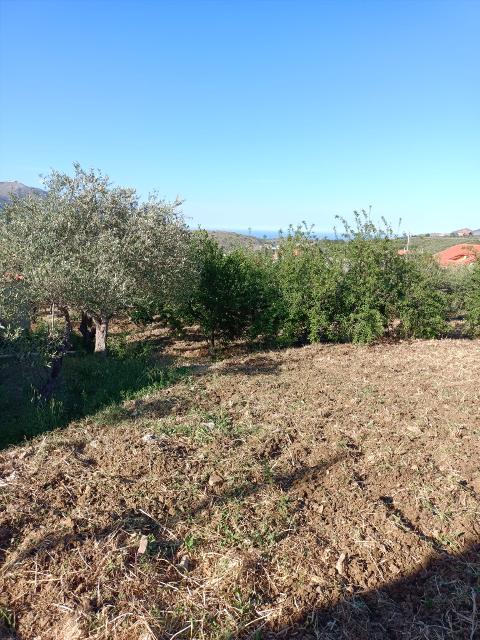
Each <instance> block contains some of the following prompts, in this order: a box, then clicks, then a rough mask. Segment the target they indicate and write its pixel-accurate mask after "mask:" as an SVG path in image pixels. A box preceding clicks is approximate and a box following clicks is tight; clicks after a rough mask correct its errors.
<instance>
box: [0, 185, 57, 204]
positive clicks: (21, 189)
mask: <svg viewBox="0 0 480 640" xmlns="http://www.w3.org/2000/svg"><path fill="white" fill-rule="evenodd" d="M45 193H46V191H44V190H43V189H38V188H37V187H28V186H27V185H26V184H23V183H22V182H17V181H16V180H15V181H14V182H0V207H2V206H3V205H4V204H5V203H6V202H8V201H9V200H10V198H11V196H12V195H14V196H19V197H20V198H25V197H26V196H29V195H39V196H41V195H44V194H45Z"/></svg>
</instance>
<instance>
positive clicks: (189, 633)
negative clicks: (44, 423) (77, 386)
mask: <svg viewBox="0 0 480 640" xmlns="http://www.w3.org/2000/svg"><path fill="white" fill-rule="evenodd" d="M479 355H480V342H479V341H467V340H459V341H450V340H445V341H425V342H422V341H418V342H403V343H400V344H391V345H385V344H384V345H379V346H375V347H355V346H352V345H339V346H334V345H328V346H311V347H305V348H302V349H291V350H288V351H283V352H268V353H261V354H256V355H250V356H248V357H239V358H235V359H231V360H228V361H225V362H222V363H217V364H215V365H211V366H203V367H198V368H194V367H192V376H191V377H190V379H187V380H185V381H183V382H181V383H178V384H176V385H174V386H172V387H170V388H168V389H166V390H164V391H162V392H159V393H158V394H155V395H153V396H151V397H145V398H144V399H142V400H137V401H131V402H129V403H126V404H124V405H123V406H122V407H118V408H116V409H112V410H111V411H110V412H106V413H103V414H100V415H99V416H97V417H96V419H89V420H84V421H82V422H80V423H77V424H72V425H71V426H69V427H68V428H67V429H66V430H64V431H58V432H55V433H51V434H48V435H46V436H45V437H42V438H39V439H37V440H35V441H33V442H31V443H27V444H25V445H24V446H21V447H16V448H12V449H10V450H7V451H4V452H3V453H2V454H1V455H0V478H1V479H2V480H1V483H2V488H1V489H0V549H1V551H0V553H1V561H2V563H3V567H2V569H1V573H0V606H1V607H3V609H0V611H3V619H4V621H5V631H4V633H5V635H6V637H8V636H7V630H6V629H7V621H9V623H10V626H11V628H12V629H13V628H14V627H15V628H16V631H17V633H18V637H19V638H22V639H23V640H33V638H38V637H40V638H42V640H49V639H52V640H53V639H54V638H55V639H57V638H69V639H83V638H88V639H107V638H108V639H122V640H123V639H125V640H127V639H128V640H140V639H142V640H144V639H146V638H162V639H163V638H173V637H175V638H183V639H185V638H199V639H200V638H208V639H213V638H218V639H220V638H247V637H248V638H263V639H265V638H277V637H278V638H304V639H306V638H312V639H313V638H324V639H327V638H328V639H330V638H343V639H345V638H346V639H352V640H353V639H355V640H360V639H365V640H366V639H367V638H368V639H370V640H371V639H381V638H382V639H383V638H389V639H397V638H398V639H400V638H402V639H405V638H409V639H415V638H418V639H420V638H423V639H425V638H427V639H430V638H431V639H433V638H435V639H439V638H451V639H453V638H456V639H459V638H474V637H478V636H477V635H476V634H477V633H478V613H476V612H478V610H479V607H478V604H479V603H478V596H479V587H480V582H479V580H480V578H479V576H480V558H479V554H478V549H479V547H478V541H479V536H480V472H479V468H478V453H479V451H480V447H479V438H480V411H479V407H480V385H479V384H478V381H479V379H480V358H479ZM13 633H14V632H13V630H12V632H11V634H12V637H14V635H13Z"/></svg>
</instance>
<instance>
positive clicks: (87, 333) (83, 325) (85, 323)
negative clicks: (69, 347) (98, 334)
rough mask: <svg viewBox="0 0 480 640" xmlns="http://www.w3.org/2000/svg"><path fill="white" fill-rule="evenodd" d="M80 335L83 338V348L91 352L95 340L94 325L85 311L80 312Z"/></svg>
mask: <svg viewBox="0 0 480 640" xmlns="http://www.w3.org/2000/svg"><path fill="white" fill-rule="evenodd" d="M80 333H81V334H82V337H83V346H84V348H85V349H86V350H87V351H93V342H94V338H95V325H94V323H93V320H92V318H91V316H89V315H88V313H87V312H86V311H82V319H81V322H80Z"/></svg>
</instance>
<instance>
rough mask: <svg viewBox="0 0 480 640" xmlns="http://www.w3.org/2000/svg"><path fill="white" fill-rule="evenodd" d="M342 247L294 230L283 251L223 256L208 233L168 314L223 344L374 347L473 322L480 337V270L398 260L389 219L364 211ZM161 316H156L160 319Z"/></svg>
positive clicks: (411, 257) (197, 239) (199, 239)
mask: <svg viewBox="0 0 480 640" xmlns="http://www.w3.org/2000/svg"><path fill="white" fill-rule="evenodd" d="M341 221H342V223H343V225H344V227H345V230H344V233H343V234H342V236H341V237H340V238H339V239H337V240H331V241H328V240H322V241H320V242H319V241H318V240H317V239H316V238H315V237H314V236H313V234H312V233H311V230H309V229H308V228H307V227H306V226H304V227H299V228H297V229H293V228H290V230H289V232H288V233H287V235H286V236H285V237H283V238H282V239H281V240H280V242H279V246H278V248H277V249H276V250H275V251H274V250H272V249H268V248H267V249H263V250H260V251H253V250H251V249H236V250H234V251H232V252H230V253H224V251H223V250H222V249H221V248H220V247H219V245H218V244H217V242H216V241H215V240H214V239H213V238H212V237H210V236H209V235H208V234H207V233H206V232H197V233H196V234H194V236H193V241H192V252H193V254H194V262H195V264H197V265H198V271H197V273H196V277H195V279H194V280H193V281H192V283H191V286H190V287H188V288H187V291H186V295H185V296H184V297H183V299H182V302H181V303H180V304H178V305H177V306H176V307H174V308H170V309H169V310H168V313H166V310H163V315H164V317H165V319H166V320H167V321H169V322H170V323H171V324H172V325H174V326H176V327H177V328H179V327H181V326H182V325H186V324H198V325H200V327H201V328H202V331H203V332H204V334H205V336H206V338H207V339H208V341H209V343H210V345H211V347H213V346H214V345H215V342H216V340H217V339H220V340H233V339H236V338H247V339H251V340H253V339H255V338H259V337H261V338H263V339H264V340H267V341H275V342H276V343H278V344H281V345H294V344H305V343H308V342H318V341H326V342H355V343H371V342H373V341H376V340H379V339H381V338H384V337H387V336H391V337H401V338H438V337H442V336H445V335H447V334H448V320H449V319H450V318H452V317H455V316H458V315H465V316H466V319H467V322H466V328H467V331H468V332H469V333H470V334H472V335H474V334H477V333H479V332H480V264H479V263H478V261H477V264H476V265H475V266H474V267H473V268H462V269H460V270H456V271H455V273H453V274H452V271H451V270H445V269H442V268H441V267H439V266H438V264H437V263H436V261H435V259H434V258H433V257H432V256H428V255H423V254H414V253H407V254H406V255H401V254H399V251H398V247H399V244H398V241H397V240H396V239H395V237H394V235H393V233H392V231H391V229H390V228H389V227H388V225H387V224H386V222H385V221H382V225H381V226H380V227H379V226H376V225H375V224H374V223H372V221H371V219H370V217H369V215H368V214H367V213H366V212H364V211H362V212H360V213H358V212H356V213H355V219H354V224H353V226H351V225H349V224H348V223H347V222H346V221H345V220H341ZM158 311H159V310H158V309H157V312H158Z"/></svg>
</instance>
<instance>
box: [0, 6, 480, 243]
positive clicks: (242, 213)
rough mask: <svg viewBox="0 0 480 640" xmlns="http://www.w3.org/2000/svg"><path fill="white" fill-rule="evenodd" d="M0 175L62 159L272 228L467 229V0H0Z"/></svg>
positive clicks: (476, 45) (474, 202)
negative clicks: (365, 214)
mask: <svg viewBox="0 0 480 640" xmlns="http://www.w3.org/2000/svg"><path fill="white" fill-rule="evenodd" d="M0 5H1V16H0V18H1V31H0V47H1V49H0V52H1V103H0V120H1V131H0V145H1V146H0V153H1V159H0V179H1V180H14V179H16V180H19V181H21V182H24V183H26V184H29V185H33V186H35V185H38V184H39V179H38V175H39V174H40V173H46V172H48V170H49V168H50V167H54V168H57V169H61V170H66V171H68V170H70V168H71V163H72V162H73V161H74V160H78V161H79V162H80V163H81V164H82V165H83V166H85V167H91V166H94V167H98V168H101V169H102V170H104V171H105V172H106V173H108V175H109V176H110V177H111V178H112V180H113V181H114V182H117V183H120V184H125V185H129V186H134V187H137V188H138V190H139V191H140V192H141V193H142V194H146V193H148V191H150V190H151V189H153V188H156V189H158V190H159V192H160V194H162V195H164V196H165V197H167V198H172V199H173V198H175V196H176V195H177V193H178V194H180V195H181V196H182V197H184V198H185V199H186V203H185V205H184V211H185V214H186V215H188V216H190V217H191V222H192V223H193V224H196V223H201V224H202V225H203V226H206V227H222V228H228V227H230V228H247V227H249V226H250V227H253V228H273V229H278V228H279V227H285V226H286V225H288V223H289V222H293V223H296V222H298V221H301V220H302V219H307V220H308V221H310V222H313V223H315V225H316V227H317V229H321V230H326V229H329V228H331V226H332V225H333V223H334V215H335V214H336V213H340V214H343V215H348V214H349V213H350V212H351V211H352V210H353V209H355V208H362V207H365V208H366V207H368V205H370V204H372V205H373V207H374V212H375V213H376V214H378V215H385V216H386V217H387V218H388V219H389V220H390V221H391V222H392V223H394V224H396V222H397V220H398V218H399V217H400V216H401V217H402V218H403V221H404V223H403V229H404V230H410V231H413V232H415V231H417V232H421V231H430V230H450V229H452V228H455V227H458V226H471V227H474V228H478V227H480V35H479V34H480V0H472V1H467V2H465V1H462V0H452V1H450V2H443V1H441V0H439V1H433V0H431V1H420V0H418V1H414V0H411V1H403V2H402V1H396V0H383V1H381V2H380V1H376V2H375V1H369V0H357V1H353V0H350V1H348V0H336V1H332V2H320V1H317V2H307V1H302V0H297V1H294V0H291V1H266V0H255V1H250V2H249V1H248V0H235V1H233V0H232V1H226V0H223V1H221V0H216V1H210V2H207V1H203V0H195V1H192V2H188V1H186V0H176V1H175V2H162V1H161V0H157V1H154V0H152V1H150V2H149V1H146V0H136V1H135V2H122V1H121V0H116V1H115V2H113V1H111V2H110V1H108V0H96V1H95V2H89V1H88V0H81V1H80V0H78V1H75V0H62V1H49V2H47V1H43V0H33V1H30V2H27V1H24V0H0Z"/></svg>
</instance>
